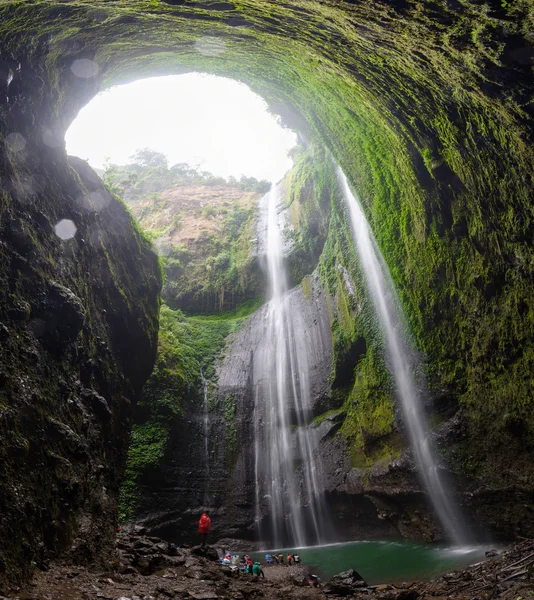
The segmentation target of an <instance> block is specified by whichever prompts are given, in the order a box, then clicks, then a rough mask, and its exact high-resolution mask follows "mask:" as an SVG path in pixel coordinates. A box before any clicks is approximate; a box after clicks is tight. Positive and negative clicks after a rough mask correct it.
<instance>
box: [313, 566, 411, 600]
mask: <svg viewBox="0 0 534 600" xmlns="http://www.w3.org/2000/svg"><path fill="white" fill-rule="evenodd" d="M364 587H367V584H366V583H365V581H364V580H363V577H362V576H361V575H360V574H359V573H358V572H357V571H355V570H354V569H349V570H348V571H344V572H343V573H339V574H338V575H334V577H332V579H331V580H330V581H329V582H328V583H327V584H326V585H325V586H324V588H323V591H324V593H325V594H337V595H339V596H349V595H351V594H353V593H354V592H355V591H356V590H358V589H359V588H364ZM403 600H408V599H403Z"/></svg>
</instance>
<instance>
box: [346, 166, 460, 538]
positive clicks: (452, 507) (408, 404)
mask: <svg viewBox="0 0 534 600" xmlns="http://www.w3.org/2000/svg"><path fill="white" fill-rule="evenodd" d="M338 179H339V181H340V184H341V187H342V190H343V195H344V197H345V200H346V203H347V206H348V209H349V216H350V220H351V224H352V233H353V236H354V242H355V245H356V250H357V252H358V256H359V259H360V263H361V266H362V269H363V272H364V274H365V279H366V282H367V288H368V291H369V295H370V297H371V300H372V302H373V305H374V308H375V311H376V314H377V317H378V320H379V322H380V326H381V328H382V330H383V332H384V335H385V340H386V346H387V355H388V359H389V362H390V370H391V374H392V376H393V379H394V381H395V384H396V388H397V395H398V398H399V400H400V403H401V408H402V413H403V416H404V422H405V425H406V429H407V431H408V435H409V438H410V443H411V448H412V450H413V453H414V457H415V460H416V464H417V467H418V471H419V473H420V476H421V479H422V482H423V484H424V487H425V488H426V490H427V492H428V495H429V497H430V500H431V502H432V504H433V506H434V510H435V512H436V515H437V517H438V519H439V521H440V522H441V525H442V527H443V530H444V532H445V534H446V535H447V536H449V537H450V538H451V540H452V542H453V543H454V544H456V545H459V546H461V545H466V544H467V543H468V542H469V539H468V538H469V533H468V531H467V529H466V526H465V524H464V522H463V518H462V516H461V514H460V511H459V510H458V508H457V506H456V504H455V503H454V501H453V499H452V497H451V491H450V490H448V489H446V487H445V485H444V483H443V480H442V478H441V476H440V473H439V470H438V466H437V463H436V461H435V458H434V450H433V447H432V443H431V439H430V429H429V427H428V424H427V421H426V418H425V415H424V412H423V402H422V399H421V391H420V390H419V389H418V388H417V385H416V382H415V379H414V375H413V373H414V371H415V370H416V366H417V362H416V358H415V353H414V350H413V348H412V347H411V344H410V342H409V340H408V339H406V337H405V336H403V335H402V330H403V327H402V324H403V322H404V318H403V315H402V311H401V308H400V305H399V303H398V300H397V299H396V296H395V291H394V285H393V282H392V280H391V277H390V275H389V271H388V269H387V266H386V264H385V261H384V259H383V257H382V255H381V253H380V250H379V249H378V246H377V244H376V241H375V239H374V237H373V234H372V232H371V230H370V227H369V224H368V223H367V220H366V218H365V215H364V213H363V211H362V209H361V207H360V204H359V202H358V200H357V199H356V197H355V196H354V194H353V193H352V192H351V190H350V187H349V184H348V181H347V178H346V177H345V175H344V173H343V171H342V170H341V169H340V168H339V167H338ZM396 300H397V301H396Z"/></svg>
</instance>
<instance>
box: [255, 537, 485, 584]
mask: <svg viewBox="0 0 534 600" xmlns="http://www.w3.org/2000/svg"><path fill="white" fill-rule="evenodd" d="M485 550H487V547H481V546H470V547H462V548H458V547H456V548H453V547H445V546H437V545H433V544H423V543H413V542H407V541H384V542H377V541H369V542H366V541H360V542H349V543H346V544H332V545H327V546H310V547H308V548H300V549H298V550H297V549H294V548H284V549H281V550H274V551H271V553H274V552H276V553H278V552H282V553H283V554H284V558H285V556H287V554H288V552H297V553H298V554H299V555H300V557H301V560H302V564H303V565H313V566H315V567H317V571H318V573H317V574H318V575H319V576H321V577H322V578H323V579H330V577H332V576H333V575H336V574H337V573H340V572H341V571H346V570H347V569H351V568H352V569H356V571H358V573H360V575H361V576H362V577H363V578H364V579H365V581H366V582H367V583H368V584H369V585H375V584H379V583H394V582H402V581H411V580H414V579H428V578H431V577H433V576H436V575H439V574H441V573H446V572H448V571H452V570H454V569H458V568H461V567H464V566H467V565H470V564H473V563H476V562H480V561H481V560H484V559H485V556H484V551H485ZM266 552H267V551H266ZM266 552H263V553H262V554H259V553H258V554H256V555H255V556H256V557H257V558H259V559H260V560H261V562H262V563H264V562H265V554H266Z"/></svg>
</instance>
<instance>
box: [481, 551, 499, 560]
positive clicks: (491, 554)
mask: <svg viewBox="0 0 534 600" xmlns="http://www.w3.org/2000/svg"><path fill="white" fill-rule="evenodd" d="M484 554H485V555H486V557H487V558H493V557H494V556H499V553H498V552H497V550H486V552H484Z"/></svg>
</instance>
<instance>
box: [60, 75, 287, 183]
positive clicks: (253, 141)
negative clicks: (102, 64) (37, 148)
mask: <svg viewBox="0 0 534 600" xmlns="http://www.w3.org/2000/svg"><path fill="white" fill-rule="evenodd" d="M66 143H67V152H68V153H69V154H74V155H76V156H79V157H80V158H83V159H88V160H89V163H90V164H91V165H92V166H93V167H97V168H102V167H103V166H104V163H105V162H106V159H107V158H109V160H110V162H111V163H114V164H118V165H121V164H126V163H128V162H130V160H129V159H130V157H131V156H132V155H133V154H134V153H135V152H136V150H139V149H141V148H150V149H151V150H157V151H158V152H163V153H164V154H166V155H167V158H168V159H169V165H173V164H176V163H179V162H186V163H189V164H191V165H197V166H200V169H201V170H204V171H210V172H211V173H214V174H215V175H221V176H223V177H228V176H229V175H233V176H234V177H237V178H239V177H240V176H241V175H246V176H248V177H256V178H257V179H268V180H270V181H278V180H279V179H281V178H282V177H283V175H284V174H285V172H286V171H287V170H288V169H290V168H291V166H292V161H291V159H290V158H289V157H288V156H287V152H288V150H290V149H291V148H292V147H293V146H294V145H295V144H296V135H295V134H294V133H293V132H292V131H290V130H288V129H283V128H282V127H281V126H280V125H279V124H278V123H277V121H276V119H275V117H273V116H272V115H270V114H269V113H268V112H267V105H266V103H265V101H264V100H263V99H262V98H260V97H259V96H257V95H256V94H254V93H253V92H252V91H251V90H250V89H249V88H248V87H247V86H246V85H244V84H242V83H238V82H236V81H233V80H231V79H225V78H223V77H216V76H214V75H204V74H200V73H189V74H186V75H173V76H167V77H152V78H150V79H142V80H138V81H135V82H133V83H129V84H126V85H121V86H117V87H114V88H111V89H109V90H107V91H105V92H102V93H101V94H98V95H97V96H96V97H95V98H93V100H91V102H89V104H87V105H86V106H85V107H84V108H82V110H81V111H80V113H79V115H78V117H77V118H76V119H75V120H74V122H73V123H72V125H71V127H70V128H69V130H68V131H67V134H66Z"/></svg>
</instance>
